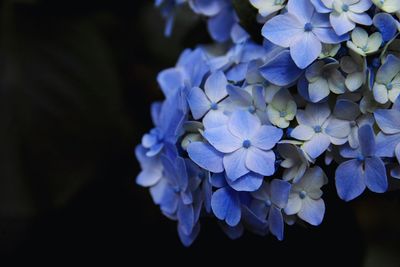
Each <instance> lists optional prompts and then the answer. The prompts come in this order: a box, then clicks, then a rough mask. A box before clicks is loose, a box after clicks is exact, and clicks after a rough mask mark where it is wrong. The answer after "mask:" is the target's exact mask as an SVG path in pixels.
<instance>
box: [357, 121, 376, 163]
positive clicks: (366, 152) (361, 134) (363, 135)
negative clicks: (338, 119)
mask: <svg viewBox="0 0 400 267" xmlns="http://www.w3.org/2000/svg"><path fill="white" fill-rule="evenodd" d="M358 140H359V142H360V148H361V152H362V154H363V156H364V157H370V156H373V155H375V150H376V144H375V134H374V130H373V129H372V127H371V125H369V124H365V125H363V126H361V127H360V128H359V129H358Z"/></svg>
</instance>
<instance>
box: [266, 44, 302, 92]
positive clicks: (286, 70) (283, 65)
mask: <svg viewBox="0 0 400 267" xmlns="http://www.w3.org/2000/svg"><path fill="white" fill-rule="evenodd" d="M260 73H261V76H263V77H264V78H265V79H266V80H267V81H269V82H270V83H272V84H276V85H278V86H287V85H290V84H292V83H293V82H295V81H296V80H297V79H298V78H299V77H300V76H301V74H302V73H303V70H302V69H300V68H298V67H297V66H296V64H295V63H294V61H293V59H292V57H291V56H290V52H289V50H283V51H282V52H280V53H279V54H278V55H277V56H275V57H274V58H272V59H271V60H270V61H268V62H267V63H266V64H264V65H263V66H261V67H260Z"/></svg>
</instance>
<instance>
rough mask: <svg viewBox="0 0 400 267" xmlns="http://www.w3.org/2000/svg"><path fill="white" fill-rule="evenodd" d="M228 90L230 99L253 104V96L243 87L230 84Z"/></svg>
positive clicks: (239, 102)
mask: <svg viewBox="0 0 400 267" xmlns="http://www.w3.org/2000/svg"><path fill="white" fill-rule="evenodd" d="M227 91H228V94H229V97H230V98H229V99H230V100H232V101H234V102H236V103H238V104H241V105H243V106H250V105H251V104H252V96H251V95H250V94H249V93H248V92H247V91H246V90H244V89H243V88H241V87H238V86H234V85H228V87H227Z"/></svg>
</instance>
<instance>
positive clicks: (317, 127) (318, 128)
mask: <svg viewBox="0 0 400 267" xmlns="http://www.w3.org/2000/svg"><path fill="white" fill-rule="evenodd" d="M314 132H316V133H320V132H322V128H321V126H319V125H317V126H314Z"/></svg>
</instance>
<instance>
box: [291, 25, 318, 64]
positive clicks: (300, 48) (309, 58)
mask: <svg viewBox="0 0 400 267" xmlns="http://www.w3.org/2000/svg"><path fill="white" fill-rule="evenodd" d="M321 51H322V45H321V42H320V41H319V40H318V39H317V37H316V36H315V35H314V33H312V32H308V33H307V32H305V33H304V34H303V36H302V37H301V38H299V39H297V40H296V41H294V42H293V43H291V44H290V55H291V56H292V58H293V61H294V62H295V63H296V65H297V66H298V67H299V68H301V69H305V68H306V67H308V66H309V65H310V64H311V63H313V62H314V60H316V59H317V58H318V56H319V55H320V54H321Z"/></svg>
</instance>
